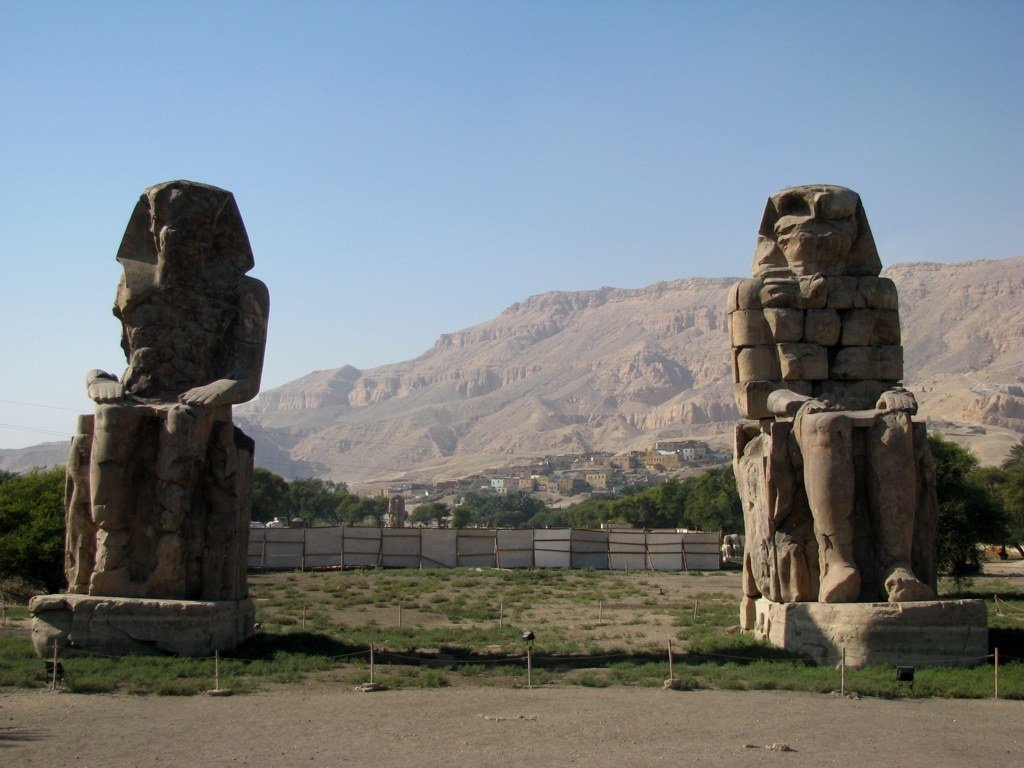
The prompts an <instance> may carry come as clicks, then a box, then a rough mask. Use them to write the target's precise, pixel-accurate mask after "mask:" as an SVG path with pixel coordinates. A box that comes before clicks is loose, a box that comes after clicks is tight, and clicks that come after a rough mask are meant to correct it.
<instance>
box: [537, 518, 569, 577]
mask: <svg viewBox="0 0 1024 768" xmlns="http://www.w3.org/2000/svg"><path fill="white" fill-rule="evenodd" d="M533 550H534V554H533V557H534V564H535V565H536V566H537V567H538V568H571V567H572V528H540V529H538V530H536V531H534V532H533Z"/></svg>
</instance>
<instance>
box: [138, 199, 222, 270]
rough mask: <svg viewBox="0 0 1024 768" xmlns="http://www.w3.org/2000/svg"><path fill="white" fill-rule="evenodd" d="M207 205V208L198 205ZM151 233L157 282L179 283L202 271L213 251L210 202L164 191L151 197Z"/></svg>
mask: <svg viewBox="0 0 1024 768" xmlns="http://www.w3.org/2000/svg"><path fill="white" fill-rule="evenodd" d="M197 198H198V202H199V203H207V205H201V204H200V205H197V204H196V203H197ZM151 201H152V203H151V205H152V208H151V216H152V219H151V221H150V232H151V233H152V236H153V240H154V242H155V243H156V250H157V254H158V259H159V262H158V264H159V282H160V283H161V284H165V283H168V282H172V283H173V282H179V281H182V280H186V279H188V278H189V277H194V273H195V272H198V271H200V270H202V268H203V263H204V261H205V260H206V259H207V258H208V256H209V254H210V251H211V248H212V243H211V241H212V233H210V231H209V230H210V223H211V221H212V220H213V219H214V217H215V215H216V209H215V208H214V207H213V205H212V204H210V203H212V202H213V201H207V200H205V199H203V197H201V196H197V195H193V196H191V197H190V196H189V195H185V194H182V192H181V190H179V189H176V188H173V187H172V188H164V189H161V190H160V191H159V192H158V193H157V194H154V195H152V197H151Z"/></svg>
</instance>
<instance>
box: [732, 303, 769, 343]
mask: <svg viewBox="0 0 1024 768" xmlns="http://www.w3.org/2000/svg"><path fill="white" fill-rule="evenodd" d="M729 338H730V340H731V341H732V345H733V346H734V347H752V346H756V345H758V344H771V343H772V334H771V330H770V329H769V327H768V322H767V320H765V316H764V313H763V312H762V311H761V310H752V309H739V310H736V311H735V312H730V313H729Z"/></svg>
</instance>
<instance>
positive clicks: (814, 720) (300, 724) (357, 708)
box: [0, 684, 1024, 768]
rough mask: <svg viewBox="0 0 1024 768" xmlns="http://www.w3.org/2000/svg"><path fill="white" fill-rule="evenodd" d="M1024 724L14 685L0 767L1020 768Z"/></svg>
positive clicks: (713, 702) (796, 710) (961, 714)
mask: <svg viewBox="0 0 1024 768" xmlns="http://www.w3.org/2000/svg"><path fill="white" fill-rule="evenodd" d="M1022 726H1024V703H1022V702H1014V701H995V700H984V701H957V700H944V699H941V700H940V699H928V700H908V701H889V700H882V699H871V698H863V699H847V698H840V697H838V696H829V695H819V694H809V693H786V692H736V691H667V690H652V689H632V688H604V689H589V688H575V687H565V688H538V689H533V690H526V689H491V688H453V689H439V690H438V689H433V690H401V691H383V692H376V693H358V692H355V691H352V690H350V689H342V688H339V687H331V686H327V685H322V684H321V685H315V686H285V687H280V688H277V689H275V690H273V691H270V692H263V693H255V694H247V695H243V696H233V697H219V698H214V697H207V696H196V697H180V698H179V697H161V696H142V697H140V696H125V695H82V694H65V693H61V694H54V693H50V692H48V691H16V692H4V693H0V765H2V766H29V765H45V766H76V767H78V768H84V767H88V766H92V767H96V766H168V765H172V766H177V765H240V766H294V765H338V766H349V765H351V766H423V767H424V768H430V767H431V766H460V767H462V766H487V767H488V768H498V767H500V766H515V767H516V768H523V767H524V766H534V767H538V768H539V767H541V766H568V765H585V766H590V767H592V768H604V767H606V766H607V767H608V768H612V766H614V767H615V768H622V766H627V765H632V766H648V765H650V766H655V765H671V766H718V765H721V766H727V765H728V766H747V765H749V766H755V765H756V766H845V767H847V768H854V767H855V766H899V767H900V768H912V767H913V766H926V767H927V768H936V767H937V766H958V767H963V766H1018V765H1021V764H1024V728H1022ZM773 744H785V745H788V746H789V748H790V749H791V750H792V751H773V750H768V749H765V747H766V746H770V745H773ZM748 745H749V746H748Z"/></svg>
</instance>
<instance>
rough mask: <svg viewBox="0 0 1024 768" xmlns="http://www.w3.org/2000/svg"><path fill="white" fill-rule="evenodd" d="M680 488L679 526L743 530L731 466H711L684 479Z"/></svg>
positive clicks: (717, 529)
mask: <svg viewBox="0 0 1024 768" xmlns="http://www.w3.org/2000/svg"><path fill="white" fill-rule="evenodd" d="M670 482H671V481H670ZM665 485H668V484H667V483H666V484H665ZM662 487H663V488H664V487H665V486H662ZM682 490H683V491H684V501H683V507H684V509H683V514H682V516H681V519H679V524H680V525H682V526H685V527H687V528H696V529H699V530H702V531H742V530H743V504H742V502H741V501H740V494H739V491H738V490H737V488H736V478H735V476H734V475H733V473H732V467H731V466H730V467H715V468H713V469H709V470H708V471H707V472H704V473H702V474H700V475H698V476H696V477H691V478H688V479H687V480H686V481H684V482H683V483H682Z"/></svg>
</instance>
